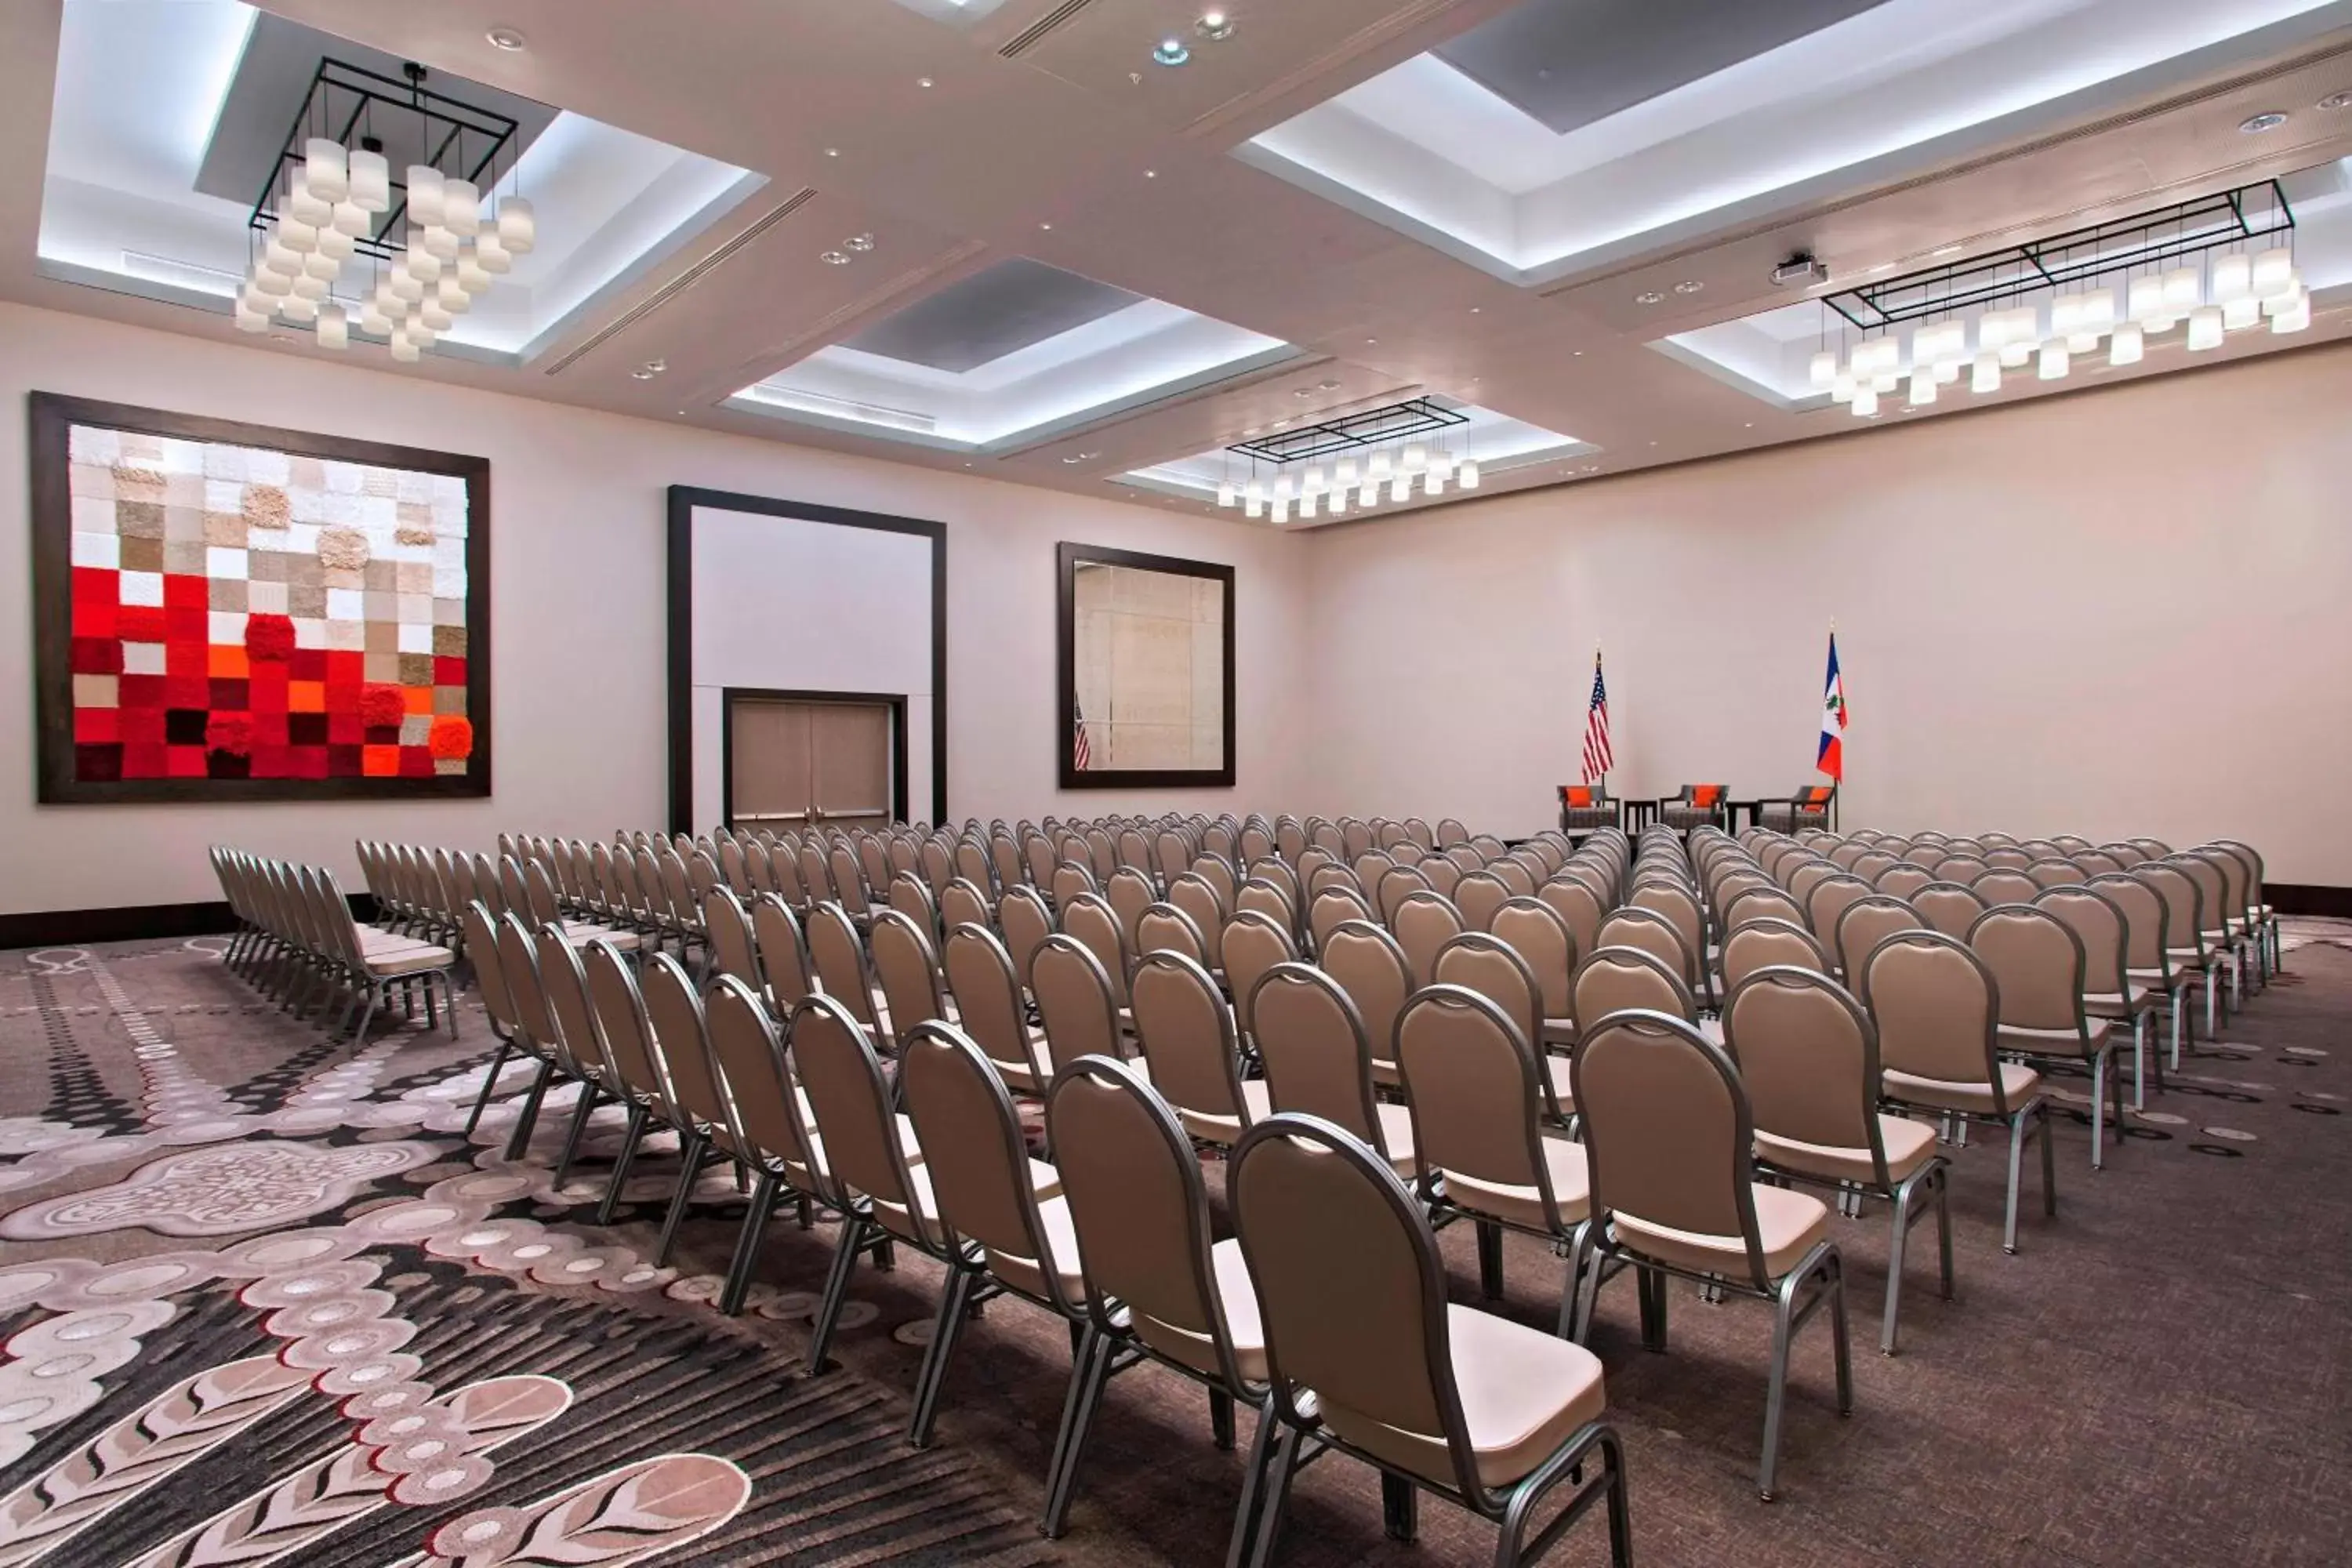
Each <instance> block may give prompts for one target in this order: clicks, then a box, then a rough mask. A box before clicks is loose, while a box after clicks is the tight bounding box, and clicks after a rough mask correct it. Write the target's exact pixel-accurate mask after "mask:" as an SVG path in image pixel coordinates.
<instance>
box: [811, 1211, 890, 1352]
mask: <svg viewBox="0 0 2352 1568" xmlns="http://www.w3.org/2000/svg"><path fill="white" fill-rule="evenodd" d="M874 1230H875V1226H874V1223H873V1222H872V1221H871V1220H866V1219H860V1218H859V1217H858V1216H857V1215H854V1214H845V1215H842V1216H841V1245H840V1247H838V1248H837V1249H836V1250H835V1252H834V1255H833V1272H831V1273H830V1274H828V1275H826V1276H825V1280H824V1300H822V1301H821V1302H819V1303H818V1304H817V1310H816V1322H815V1323H814V1325H813V1326H812V1327H811V1330H810V1332H809V1348H808V1375H809V1376H811V1377H814V1376H815V1375H816V1374H817V1373H821V1372H824V1370H825V1359H824V1356H825V1352H826V1351H827V1350H828V1349H830V1348H831V1347H832V1344H833V1331H834V1329H835V1325H837V1324H838V1323H839V1322H840V1321H841V1309H842V1307H843V1305H844V1304H845V1303H846V1302H847V1301H848V1300H849V1277H850V1275H851V1274H852V1273H853V1272H854V1271H855V1270H856V1268H857V1255H858V1254H859V1253H860V1252H862V1251H864V1250H865V1249H866V1244H867V1243H868V1242H869V1241H870V1240H871V1239H872V1237H873V1234H874Z"/></svg>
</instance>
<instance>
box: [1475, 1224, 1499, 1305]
mask: <svg viewBox="0 0 2352 1568" xmlns="http://www.w3.org/2000/svg"><path fill="white" fill-rule="evenodd" d="M1476 1228H1477V1232H1478V1289H1479V1290H1480V1291H1481V1292H1483V1293H1484V1294H1485V1296H1486V1300H1489V1301H1499V1300H1502V1299H1503V1227H1502V1226H1499V1225H1496V1223H1495V1222H1494V1221H1493V1220H1490V1219H1482V1220H1479V1221H1478V1222H1476Z"/></svg>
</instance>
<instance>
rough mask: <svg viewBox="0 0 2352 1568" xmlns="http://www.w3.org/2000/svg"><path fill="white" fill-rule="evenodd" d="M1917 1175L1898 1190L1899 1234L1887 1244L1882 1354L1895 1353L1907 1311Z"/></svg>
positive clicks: (1896, 1232)
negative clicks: (1907, 1252) (1906, 1258)
mask: <svg viewBox="0 0 2352 1568" xmlns="http://www.w3.org/2000/svg"><path fill="white" fill-rule="evenodd" d="M1917 1182H1918V1178H1917V1177H1916V1176H1914V1177H1913V1178H1912V1179H1911V1180H1910V1181H1908V1182H1906V1183H1904V1184H1902V1185H1901V1186H1899V1187H1897V1188H1895V1234H1894V1236H1893V1237H1892V1238H1891V1239H1890V1240H1889V1241H1888V1242H1887V1244H1886V1316H1885V1322H1883V1323H1881V1324H1880V1325H1879V1330H1878V1353H1879V1354H1880V1355H1888V1356H1891V1355H1893V1354H1894V1353H1895V1318H1896V1316H1897V1315H1898V1314H1899V1313H1900V1312H1901V1311H1902V1310H1903V1244H1904V1243H1905V1242H1906V1241H1908V1240H1909V1239H1910V1237H1911V1195H1912V1190H1913V1188H1914V1187H1915V1186H1916V1184H1917Z"/></svg>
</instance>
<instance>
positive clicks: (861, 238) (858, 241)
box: [841, 234, 874, 250]
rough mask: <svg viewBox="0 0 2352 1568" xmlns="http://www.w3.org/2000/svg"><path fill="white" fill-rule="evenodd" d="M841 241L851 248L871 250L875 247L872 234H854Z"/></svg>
mask: <svg viewBox="0 0 2352 1568" xmlns="http://www.w3.org/2000/svg"><path fill="white" fill-rule="evenodd" d="M841 243H842V244H843V245H844V246H845V247H848V248H849V249H851V250H871V249H873V248H874V237H873V236H872V235H870V234H853V235H851V236H850V237H848V238H847V239H845V240H843V241H842V242H841Z"/></svg>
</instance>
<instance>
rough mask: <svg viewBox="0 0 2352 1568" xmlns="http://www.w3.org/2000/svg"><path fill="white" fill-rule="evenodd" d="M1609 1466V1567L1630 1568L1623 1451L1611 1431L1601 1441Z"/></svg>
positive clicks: (1629, 1510)
mask: <svg viewBox="0 0 2352 1568" xmlns="http://www.w3.org/2000/svg"><path fill="white" fill-rule="evenodd" d="M1601 1453H1602V1454H1603V1455H1604V1456H1606V1458H1607V1460H1608V1464H1609V1563H1610V1568H1633V1509H1632V1508H1631V1507H1630V1506H1629V1505H1628V1504H1627V1502H1626V1500H1625V1449H1624V1447H1623V1445H1622V1444H1621V1443H1619V1442H1618V1440H1617V1434H1616V1433H1615V1432H1614V1431H1612V1432H1610V1433H1609V1434H1607V1435H1606V1436H1603V1437H1602V1438H1601Z"/></svg>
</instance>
